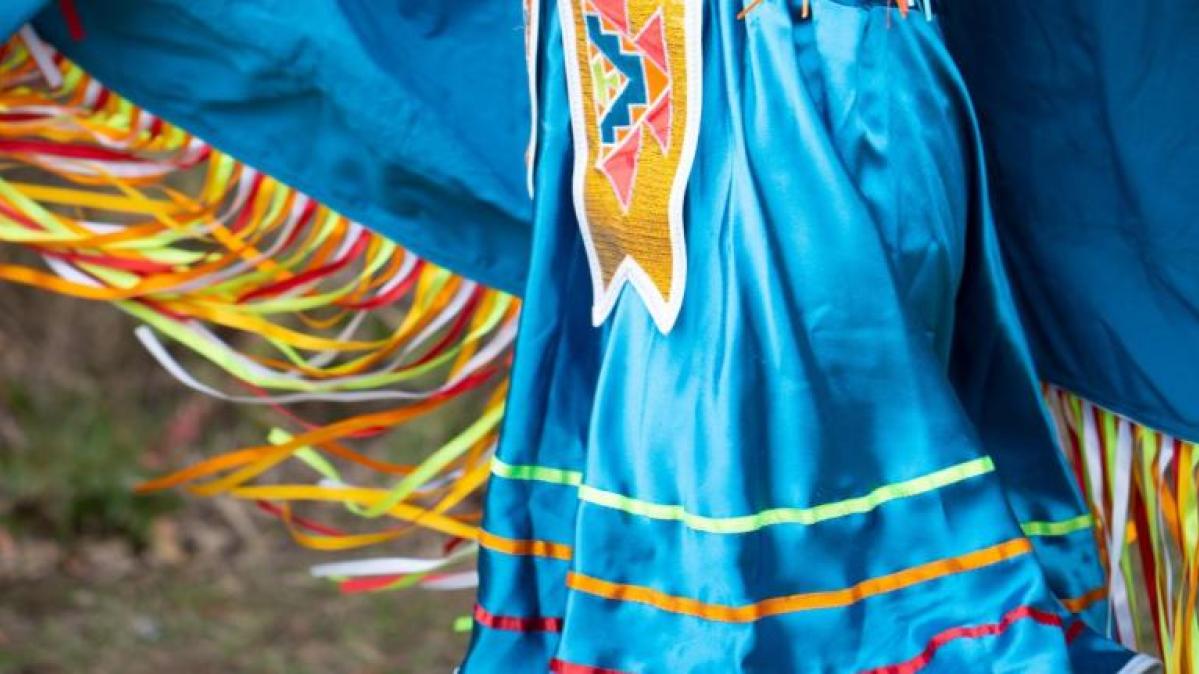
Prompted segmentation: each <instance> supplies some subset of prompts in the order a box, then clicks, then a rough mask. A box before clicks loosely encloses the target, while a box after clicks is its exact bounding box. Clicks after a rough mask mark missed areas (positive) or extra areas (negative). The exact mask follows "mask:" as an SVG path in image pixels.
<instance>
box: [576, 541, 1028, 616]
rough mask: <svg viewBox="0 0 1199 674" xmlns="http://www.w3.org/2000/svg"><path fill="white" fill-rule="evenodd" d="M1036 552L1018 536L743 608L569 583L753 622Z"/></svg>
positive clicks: (583, 580) (617, 586) (593, 582)
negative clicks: (846, 584) (847, 583)
mask: <svg viewBox="0 0 1199 674" xmlns="http://www.w3.org/2000/svg"><path fill="white" fill-rule="evenodd" d="M1031 549H1032V544H1031V543H1029V542H1028V539H1025V538H1014V539H1012V540H1009V541H1006V542H1003V543H1000V544H998V545H993V546H991V547H989V548H983V549H982V550H976V551H974V552H970V553H967V554H964V555H959V556H957V557H948V558H945V559H938V560H935V561H932V562H928V563H926V564H921V565H919V566H913V567H910V568H907V569H903V570H902V571H897V572H895V573H890V574H887V575H885V576H878V577H875V578H870V579H868V580H864V581H862V582H860V583H858V584H856V585H854V586H852V587H848V588H844V589H841V590H828V591H824V592H807V593H802V594H792V595H787V596H783V597H772V598H770V599H765V600H763V601H760V602H756V603H753V604H746V605H743V606H727V605H723V604H708V603H704V602H701V601H699V600H696V599H690V598H688V597H679V596H676V595H670V594H666V593H665V592H660V591H658V590H655V589H652V588H648V587H643V586H639V585H625V584H621V583H612V582H609V581H606V580H601V579H599V578H594V577H591V576H587V575H584V574H581V573H576V572H573V571H572V572H570V573H568V574H567V576H566V584H567V586H568V587H570V588H571V589H573V590H577V591H579V592H585V593H587V594H592V595H595V596H597V597H603V598H604V599H612V600H616V601H631V602H637V603H641V604H648V605H650V606H653V607H654V608H658V609H661V610H663V611H669V612H671V613H681V614H683V615H689V616H695V617H697V618H704V619H706V620H715V621H719V622H728V623H748V622H753V621H755V620H761V619H762V618H767V617H770V616H776V615H781V614H784V613H794V612H796V611H811V610H816V609H828V608H839V607H842V606H849V605H850V604H854V603H856V602H859V601H861V600H863V599H866V598H868V597H873V596H875V595H879V594H884V593H887V592H894V591H895V590H902V589H904V588H906V587H911V586H913V585H917V584H919V583H923V582H926V581H930V580H936V579H938V578H943V577H945V576H950V575H953V574H957V573H962V572H965V571H973V570H975V569H980V568H983V567H985V566H990V565H992V564H997V563H999V562H1002V561H1004V560H1007V559H1011V558H1012V557H1016V556H1018V555H1023V554H1025V553H1028V552H1029V551H1031Z"/></svg>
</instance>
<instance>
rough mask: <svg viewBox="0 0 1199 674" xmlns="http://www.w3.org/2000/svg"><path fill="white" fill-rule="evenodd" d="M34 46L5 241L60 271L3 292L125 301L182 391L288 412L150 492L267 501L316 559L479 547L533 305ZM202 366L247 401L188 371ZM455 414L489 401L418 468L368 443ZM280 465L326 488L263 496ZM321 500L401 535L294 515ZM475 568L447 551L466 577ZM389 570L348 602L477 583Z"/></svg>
mask: <svg viewBox="0 0 1199 674" xmlns="http://www.w3.org/2000/svg"><path fill="white" fill-rule="evenodd" d="M19 35H20V36H19V37H16V38H13V39H12V40H10V41H9V42H8V43H7V44H4V45H3V46H0V244H8V245H11V246H20V247H23V248H24V249H26V250H27V251H29V252H31V253H33V254H35V255H37V256H38V257H40V258H41V260H42V262H43V263H44V266H41V267H35V266H28V265H22V264H0V280H6V281H10V282H14V283H21V284H25V285H30V286H34V287H38V288H42V289H44V290H48V291H52V292H57V293H62V294H66V295H71V296H75V297H79V298H83V299H91V300H102V301H107V302H110V303H112V304H113V305H115V306H116V307H118V308H120V309H121V310H123V311H125V312H127V313H129V314H131V315H132V316H134V317H135V318H137V319H138V320H139V321H140V322H141V323H142V324H143V326H142V327H141V328H139V329H138V330H137V331H136V335H137V337H138V339H139V340H140V341H141V342H142V344H143V345H144V346H145V347H146V348H147V350H148V351H149V352H150V353H151V354H152V355H153V357H154V358H155V359H156V360H157V361H158V362H159V363H161V364H162V365H163V366H164V367H165V368H166V369H167V371H168V372H170V373H171V374H172V375H173V376H174V377H176V378H177V379H178V380H179V381H180V382H182V383H183V384H184V385H185V386H188V387H189V388H192V389H194V390H196V391H199V392H201V393H204V394H206V395H210V396H214V397H217V398H221V399H224V400H229V401H234V402H239V403H245V404H253V405H265V406H268V407H271V408H273V409H274V410H276V411H278V412H279V413H280V414H281V415H282V416H283V417H284V418H285V419H286V421H287V424H288V425H289V426H290V427H291V428H292V429H293V431H294V432H289V431H285V430H283V429H281V428H280V429H275V430H274V431H272V432H271V433H270V435H269V437H268V439H267V442H265V443H263V444H261V445H258V446H254V447H247V448H242V449H238V450H235V451H231V452H227V453H225V454H221V455H219V456H214V457H211V458H209V459H207V460H204V461H202V462H200V463H198V464H195V465H192V466H189V467H187V468H184V469H182V470H179V471H177V472H175V473H173V474H170V475H166V476H163V477H160V478H158V479H155V480H152V481H150V482H148V483H146V484H143V485H141V486H140V489H141V490H142V491H152V490H156V489H167V488H172V487H181V488H184V489H186V490H188V491H190V492H192V493H196V494H202V495H207V496H211V495H217V494H224V495H227V496H231V497H233V498H239V499H247V500H251V501H256V502H258V503H259V504H260V506H261V508H262V509H263V510H264V511H265V512H267V513H270V514H273V515H275V516H277V517H279V518H280V519H281V520H282V521H283V523H284V524H285V525H286V527H287V529H288V530H289V531H290V532H291V534H292V536H293V537H294V538H295V539H296V540H297V541H298V542H299V543H301V544H303V545H307V546H310V547H314V548H319V549H326V550H345V549H352V548H358V547H362V546H366V545H371V544H377V543H382V542H387V541H391V540H394V539H396V538H399V537H401V536H404V535H407V534H409V533H411V532H413V531H415V530H417V529H421V528H423V529H431V530H433V531H437V532H440V533H442V534H445V535H447V536H449V541H450V542H449V544H448V545H449V547H453V546H454V545H455V544H456V543H458V542H462V541H464V540H466V541H471V540H474V539H476V538H477V522H478V519H479V515H478V513H477V512H472V511H470V509H469V508H467V507H466V505H467V502H468V497H469V496H470V495H471V494H472V493H474V492H475V491H476V490H477V489H479V488H480V487H482V485H483V484H484V482H485V481H486V478H487V475H488V471H489V468H490V463H489V462H490V455H491V450H492V447H493V446H494V444H495V441H496V436H497V433H498V427H499V423H500V420H501V418H502V416H503V400H504V392H505V390H506V386H507V381H506V376H507V374H506V370H507V364H508V361H509V359H510V346H511V343H512V341H513V338H514V336H515V331H516V319H517V314H518V311H519V303H518V302H517V300H516V299H515V298H513V297H511V296H508V295H505V294H503V293H500V292H497V291H494V290H491V289H489V288H486V287H483V286H481V285H478V284H476V283H474V282H472V281H469V280H467V279H465V278H462V277H459V276H456V275H454V274H452V273H450V272H449V271H447V270H445V269H442V268H439V267H437V266H435V265H433V264H430V263H428V262H426V261H424V260H421V259H420V258H418V257H417V256H416V255H414V254H412V253H411V252H409V251H406V250H404V249H403V248H401V247H400V246H398V245H397V244H395V243H394V242H392V241H389V240H388V239H386V238H384V237H382V236H379V235H376V234H374V233H372V232H371V231H370V230H368V229H367V228H365V227H363V226H362V225H360V224H358V223H356V222H353V221H351V220H349V219H347V218H345V217H344V216H342V215H340V214H338V213H336V212H335V211H333V210H331V209H330V208H328V207H327V206H325V205H323V204H321V203H318V202H317V201H315V200H313V199H312V198H310V197H308V196H306V195H304V194H302V193H300V192H298V191H296V190H294V189H291V188H290V187H288V186H287V185H284V184H282V183H280V182H279V181H277V180H275V179H273V178H271V177H270V176H268V175H265V174H263V173H261V172H258V171H256V170H254V169H253V168H252V167H249V166H247V165H245V164H243V163H241V162H238V161H237V160H235V159H233V158H232V157H230V156H228V155H226V154H223V153H222V152H220V151H219V150H217V149H215V148H213V147H211V146H209V145H207V144H206V143H204V142H203V141H202V140H200V139H198V138H196V137H195V136H193V135H191V134H189V133H188V132H186V131H185V130H183V129H181V128H179V127H176V126H174V125H172V124H170V123H167V122H165V121H164V120H162V119H160V118H158V117H155V116H154V115H152V114H150V113H149V112H147V111H145V110H142V109H139V108H138V107H136V106H135V105H133V104H132V103H130V102H129V101H128V100H125V99H123V98H121V97H120V96H119V95H117V94H115V93H114V92H112V91H110V90H108V89H106V88H105V87H104V86H103V85H102V84H100V83H99V82H97V81H96V80H94V79H92V78H91V77H89V76H88V75H87V73H85V72H83V71H82V70H81V69H80V68H79V67H78V66H76V65H75V64H73V63H71V62H70V61H68V60H66V59H65V58H63V57H62V56H61V55H60V54H57V53H55V52H54V50H53V49H52V48H51V47H49V46H48V45H46V44H45V43H42V42H41V41H40V40H38V39H37V37H36V35H35V34H34V33H33V31H32V29H31V28H29V27H26V28H25V29H23V30H22V31H21V33H20V34H19ZM178 351H183V352H190V355H188V356H180V357H177V356H176V355H174V352H178ZM197 354H198V355H199V356H202V357H203V359H204V360H207V361H208V362H210V363H211V364H213V365H215V366H216V367H217V368H219V370H221V371H223V373H224V374H226V375H228V376H227V377H225V378H224V379H225V380H226V383H225V384H224V386H229V382H232V385H233V390H226V388H223V387H222V385H221V384H220V383H219V382H208V381H202V377H201V376H200V375H199V374H197V373H195V372H194V371H192V370H190V369H189V368H188V366H186V365H184V364H183V361H185V360H188V359H191V360H196V359H195V358H194V355H197ZM472 392H475V394H474V395H468V394H471V393H472ZM459 400H465V401H466V402H464V403H463V404H472V403H473V404H474V406H475V407H476V408H477V407H479V402H478V401H479V400H483V401H485V402H483V403H482V405H481V411H480V412H477V413H474V416H473V417H471V419H473V420H468V422H467V423H465V424H464V426H465V428H463V429H462V430H461V431H460V432H458V433H457V434H456V436H455V437H454V438H453V439H452V440H450V441H449V442H448V443H446V444H445V445H443V446H441V447H440V448H437V449H436V450H434V451H432V452H430V453H429V455H428V456H427V458H426V459H425V460H424V461H423V462H421V463H419V464H416V465H407V464H398V463H393V462H390V461H386V460H383V459H379V458H376V457H372V456H369V455H367V454H366V453H365V452H363V451H360V450H358V449H355V448H353V447H352V446H351V444H352V443H353V442H354V441H356V440H361V439H365V438H371V437H377V436H379V435H381V434H383V433H387V432H390V431H392V430H395V429H397V428H399V427H401V426H403V425H404V424H406V423H408V422H410V421H412V420H414V419H417V418H419V417H423V416H427V415H430V414H435V413H438V412H441V411H442V410H444V409H445V408H446V407H447V406H448V405H450V404H451V403H453V402H454V401H459ZM309 401H324V402H329V403H336V404H337V409H343V410H349V411H350V413H347V414H346V415H345V416H343V417H342V418H339V419H336V420H334V421H333V422H331V423H321V424H318V423H314V422H310V421H308V420H306V419H304V418H302V417H301V416H300V415H299V414H298V413H296V412H295V411H293V410H292V409H290V408H289V407H288V406H289V405H292V404H294V403H302V402H309ZM381 405H386V406H385V408H384V409H381V410H380V409H379V408H380V406H381ZM364 406H367V407H366V409H362V408H363V407H364ZM455 414H456V415H458V416H459V417H460V416H461V413H460V412H456V413H455ZM285 462H299V463H301V464H303V465H305V466H307V467H308V468H309V469H311V471H312V472H313V473H314V474H315V475H316V476H317V477H318V479H319V480H320V482H319V483H318V484H315V485H312V484H296V485H289V484H278V483H277V481H272V480H270V479H267V478H268V475H269V474H271V473H272V471H274V469H276V468H277V467H278V466H280V465H281V464H283V463H285ZM350 464H354V465H357V466H363V467H366V468H369V469H372V470H373V471H374V474H377V475H379V476H381V478H382V479H383V480H385V481H386V482H385V484H383V485H382V486H370V485H356V484H350V483H349V480H348V479H347V478H345V477H344V476H343V474H342V472H341V469H340V468H339V465H340V466H346V465H350ZM359 472H361V471H359ZM306 501H317V502H330V503H339V504H341V506H342V507H343V508H344V509H345V510H347V511H349V512H350V513H353V514H355V515H359V516H361V517H362V518H364V519H366V520H374V519H378V518H387V519H389V520H394V521H397V522H395V523H394V524H391V525H387V526H383V527H377V530H375V531H370V532H367V533H346V532H344V531H341V530H339V529H337V528H334V527H331V526H327V525H324V524H320V523H317V522H315V521H313V520H311V519H308V518H305V517H300V516H298V515H295V514H293V512H292V511H293V509H294V507H295V506H297V505H299V504H300V503H301V502H306ZM474 549H475V546H473V545H469V546H465V547H463V550H465V551H467V552H468V553H469V552H470V551H473V550H474ZM464 556H468V555H463V554H454V555H449V554H448V552H447V559H448V560H451V561H457V560H458V559H459V558H462V557H464ZM375 566H377V565H375ZM375 566H372V565H370V564H357V565H355V564H350V565H349V566H347V567H345V570H346V573H345V574H344V575H343V580H344V579H345V578H347V577H348V578H352V577H353V576H355V575H356V574H357V575H361V576H364V577H366V578H367V580H365V581H361V582H358V581H354V582H351V581H346V582H347V583H348V585H346V586H345V587H346V589H347V591H372V590H377V589H380V588H384V587H395V586H404V585H414V584H415V585H422V586H426V587H434V588H442V589H452V588H455V587H461V586H463V585H464V584H469V583H470V582H471V578H473V574H471V573H466V574H448V575H447V573H445V572H444V571H442V570H440V568H439V570H438V573H437V574H432V569H429V570H426V571H422V572H420V573H406V574H396V573H395V572H394V571H389V572H388V573H385V574H381V575H379V576H380V577H379V578H375V579H374V580H371V574H370V573H367V571H369V570H370V569H372V568H375ZM364 570H365V571H364Z"/></svg>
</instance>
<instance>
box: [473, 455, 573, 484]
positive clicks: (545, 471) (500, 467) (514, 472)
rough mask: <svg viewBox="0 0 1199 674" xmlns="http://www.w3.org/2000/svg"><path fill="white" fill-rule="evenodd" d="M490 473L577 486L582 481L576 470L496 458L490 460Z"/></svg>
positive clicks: (509, 477) (515, 478)
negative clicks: (519, 463) (507, 461)
mask: <svg viewBox="0 0 1199 674" xmlns="http://www.w3.org/2000/svg"><path fill="white" fill-rule="evenodd" d="M491 473H492V474H493V475H498V476H500V477H504V478H508V479H509V480H535V481H537V482H549V483H551V484H562V485H566V486H568V487H577V486H579V485H580V484H582V483H583V473H581V472H580V471H577V470H562V469H561V468H549V467H547V466H514V465H512V464H508V463H504V462H503V461H500V460H499V459H498V458H493V459H492V460H491Z"/></svg>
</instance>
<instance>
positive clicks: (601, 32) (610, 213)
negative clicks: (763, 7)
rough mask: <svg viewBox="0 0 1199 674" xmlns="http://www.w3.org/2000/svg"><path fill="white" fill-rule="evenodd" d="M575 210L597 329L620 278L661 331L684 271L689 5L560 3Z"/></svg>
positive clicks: (691, 60) (695, 55) (693, 62)
mask: <svg viewBox="0 0 1199 674" xmlns="http://www.w3.org/2000/svg"><path fill="white" fill-rule="evenodd" d="M560 7H561V10H560V11H561V17H562V24H563V25H562V28H563V41H564V46H565V49H566V59H567V73H568V77H567V79H568V84H569V89H570V96H571V116H572V125H573V130H574V146H575V165H574V185H573V187H574V205H575V212H576V215H577V218H578V221H579V228H580V230H581V232H582V235H583V239H584V243H585V244H586V249H587V256H588V262H589V264H590V268H591V280H592V288H593V292H594V299H593V307H592V318H593V320H594V322H595V324H596V325H599V324H601V323H603V321H604V320H606V318H607V317H608V315H609V314H610V313H611V311H612V309H613V307H614V306H615V304H616V300H617V298H618V297H619V294H620V290H621V288H622V287H623V286H624V284H625V283H626V282H627V283H628V284H630V285H631V286H632V287H633V289H634V290H635V291H636V292H637V294H638V295H639V296H640V297H641V299H642V301H643V302H644V304H645V306H646V308H647V309H648V311H649V313H650V315H651V317H652V318H653V320H654V322H655V324H656V325H657V326H658V328H659V329H660V330H661V331H662V332H664V333H665V332H669V331H670V329H671V328H672V327H673V326H674V322H675V320H676V318H677V317H678V313H679V309H680V307H681V305H682V299H683V290H684V285H685V280H686V273H687V258H686V246H685V240H684V232H683V197H684V193H685V191H686V187H687V179H688V176H689V174H690V172H691V163H692V160H693V159H694V156H695V143H696V138H697V136H698V132H699V108H700V99H701V94H702V90H701V75H700V51H701V50H700V38H701V16H702V8H701V7H700V5H699V2H697V1H696V0H560Z"/></svg>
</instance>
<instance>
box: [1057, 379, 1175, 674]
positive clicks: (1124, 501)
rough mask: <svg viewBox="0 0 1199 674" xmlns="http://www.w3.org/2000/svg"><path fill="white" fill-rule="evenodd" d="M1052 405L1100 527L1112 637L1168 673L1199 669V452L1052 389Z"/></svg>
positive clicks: (1084, 493) (1080, 399)
mask: <svg viewBox="0 0 1199 674" xmlns="http://www.w3.org/2000/svg"><path fill="white" fill-rule="evenodd" d="M1045 397H1046V400H1047V401H1048V403H1049V409H1050V411H1051V413H1052V415H1053V417H1054V419H1055V421H1056V422H1057V426H1058V430H1059V434H1060V436H1061V440H1062V447H1063V448H1064V450H1065V452H1066V454H1067V456H1068V457H1069V460H1070V463H1071V464H1072V466H1073V468H1074V471H1075V476H1076V477H1077V479H1078V483H1079V485H1080V486H1081V488H1082V493H1083V495H1084V497H1085V498H1086V500H1087V502H1088V504H1089V505H1090V507H1091V511H1092V512H1093V513H1094V516H1095V521H1096V523H1097V525H1098V528H1097V530H1096V538H1097V539H1098V543H1099V546H1100V549H1101V552H1102V555H1101V558H1102V559H1103V560H1104V563H1105V565H1106V571H1107V574H1108V579H1109V592H1108V594H1109V597H1110V602H1111V608H1112V611H1111V613H1112V620H1113V624H1112V625H1111V626H1110V631H1111V632H1112V634H1113V636H1115V637H1116V638H1118V639H1119V640H1120V642H1121V643H1123V644H1124V645H1125V646H1128V647H1129V648H1131V649H1133V650H1136V651H1140V652H1142V653H1149V654H1153V655H1156V656H1158V657H1160V658H1161V659H1162V661H1163V662H1164V664H1165V668H1166V671H1167V672H1169V673H1170V674H1183V673H1184V672H1193V671H1197V670H1199V616H1197V614H1196V610H1195V609H1196V599H1197V598H1199V491H1197V490H1196V479H1197V478H1199V447H1197V446H1196V444H1195V443H1193V442H1188V441H1185V440H1180V439H1178V438H1175V437H1172V436H1170V435H1167V434H1165V433H1161V432H1159V431H1155V430H1153V429H1151V428H1148V427H1145V426H1142V425H1140V424H1137V423H1136V422H1134V421H1131V420H1129V419H1127V418H1125V417H1122V416H1120V415H1118V414H1116V413H1114V412H1111V411H1109V410H1105V409H1103V408H1101V407H1099V406H1097V405H1094V404H1093V403H1091V402H1088V401H1087V400H1084V399H1083V398H1080V397H1078V396H1077V395H1074V394H1073V393H1070V392H1069V391H1065V390H1063V389H1060V388H1057V387H1054V386H1047V387H1046V389H1045Z"/></svg>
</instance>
